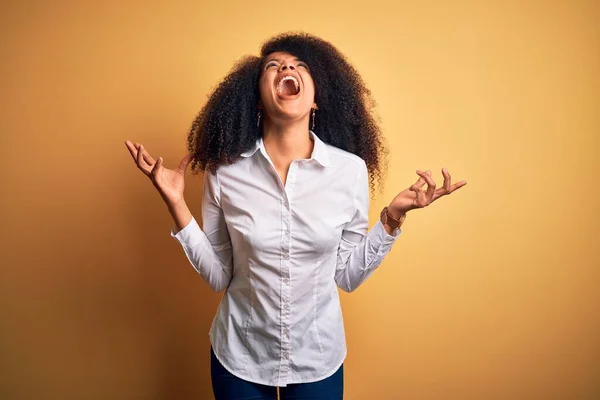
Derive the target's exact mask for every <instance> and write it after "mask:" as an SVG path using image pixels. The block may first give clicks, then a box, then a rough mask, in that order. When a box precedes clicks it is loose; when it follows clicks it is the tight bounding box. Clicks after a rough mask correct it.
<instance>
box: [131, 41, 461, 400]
mask: <svg viewBox="0 0 600 400" xmlns="http://www.w3.org/2000/svg"><path fill="white" fill-rule="evenodd" d="M373 104H374V102H373V101H372V100H371V98H370V92H369V91H368V89H367V88H366V87H365V85H364V83H363V81H362V79H361V78H360V76H359V74H358V73H357V72H356V70H355V69H354V68H353V67H352V66H351V65H350V63H349V62H348V61H347V60H346V59H345V58H344V56H343V55H342V54H340V52H339V51H338V50H337V49H336V48H335V47H333V46H332V45H331V44H329V43H327V42H325V41H323V40H321V39H319V38H317V37H314V36H312V35H308V34H304V33H286V34H282V35H279V36H276V37H274V38H272V39H270V40H268V41H267V42H265V43H264V44H263V45H262V48H261V52H260V56H259V57H246V58H244V59H242V60H241V61H240V62H238V63H237V64H236V66H235V67H234V69H233V70H232V71H231V73H230V74H229V75H228V76H226V77H225V79H224V80H223V81H222V82H221V83H220V85H219V86H218V87H217V88H216V89H215V91H214V92H213V94H212V95H211V97H210V98H209V100H208V102H207V104H206V105H205V106H204V108H203V109H202V111H201V112H200V113H199V115H198V116H197V118H196V119H195V121H194V123H193V124H192V127H191V130H190V134H189V137H188V149H189V152H190V154H188V155H186V156H185V157H184V158H183V159H182V160H181V162H180V164H179V166H178V167H177V168H176V169H174V170H169V169H167V168H165V167H164V166H163V160H162V158H161V157H159V158H158V160H156V161H155V160H154V158H152V157H151V156H150V155H149V154H148V152H147V151H146V150H145V149H144V147H143V146H142V145H141V144H137V143H135V144H133V143H131V142H130V141H126V145H127V147H128V149H129V151H130V153H131V155H132V156H133V159H134V161H135V162H136V164H137V166H138V168H139V169H141V170H142V172H143V173H144V174H145V175H146V176H148V177H149V178H150V180H151V181H152V183H153V184H154V186H155V187H156V188H157V189H158V191H159V193H160V195H161V196H162V198H163V199H164V200H165V202H166V203H167V206H168V209H169V211H170V213H171V215H172V216H173V219H174V222H175V228H174V229H172V230H171V236H172V237H174V238H176V239H177V240H178V241H179V242H180V243H181V245H182V247H183V249H184V251H185V254H186V255H187V257H188V259H189V261H190V263H191V264H192V265H193V266H194V268H195V269H196V270H197V271H198V272H199V273H200V275H201V276H202V277H203V278H204V279H205V280H206V282H208V284H209V285H210V286H211V288H212V289H214V290H215V291H222V290H225V291H226V292H225V294H224V296H223V298H222V300H221V303H220V305H219V308H218V310H217V313H216V316H215V318H214V320H213V323H212V326H211V329H210V341H211V378H212V384H213V391H214V394H215V398H216V399H217V400H221V399H246V398H247V399H276V398H277V391H278V389H277V388H279V393H280V396H281V397H280V398H281V399H292V398H294V399H295V398H303V399H304V398H310V399H341V398H342V396H343V361H344V359H345V357H346V342H345V334H344V327H343V319H342V312H341V308H340V302H339V296H338V291H337V287H339V288H341V289H342V290H344V291H347V292H350V291H353V290H355V289H356V288H357V287H358V286H359V285H360V284H361V283H362V282H364V281H365V280H366V279H367V278H368V277H369V276H370V275H371V274H372V273H373V272H374V270H375V269H376V268H377V266H379V265H380V263H381V261H382V260H383V258H384V257H385V255H386V254H387V253H388V252H389V251H390V249H391V247H392V245H393V243H394V242H395V241H396V240H397V238H398V236H399V234H400V232H401V230H400V226H401V225H402V223H403V221H404V219H405V218H406V214H407V212H409V211H410V210H413V209H416V208H423V207H426V206H428V205H429V204H431V203H432V202H433V201H435V200H436V199H438V198H440V197H441V196H444V195H447V194H450V193H452V192H453V191H455V190H456V189H458V188H460V187H462V186H464V185H465V184H466V182H464V181H462V182H458V183H455V184H453V185H452V184H451V181H450V175H449V173H448V172H447V171H446V170H445V169H443V170H442V173H443V175H444V184H443V187H441V188H439V189H436V184H435V182H434V181H433V179H432V177H431V173H430V171H425V172H424V171H417V174H418V175H419V178H418V180H417V181H416V183H415V184H413V185H412V186H411V187H409V188H407V189H405V190H403V191H401V192H400V193H399V194H398V195H397V196H395V197H394V199H392V201H391V202H390V203H389V205H388V206H387V207H386V208H384V209H383V210H382V212H381V218H380V220H379V221H377V223H376V224H375V225H374V226H373V227H372V228H371V230H370V231H368V232H367V228H368V210H369V188H370V184H371V186H374V182H375V180H378V181H379V182H380V183H381V180H382V179H381V175H382V174H381V163H382V161H383V155H384V154H385V149H384V147H383V146H382V138H381V134H380V129H379V127H378V126H377V124H376V123H375V119H374V116H373V113H372V111H371V109H372V107H373ZM190 162H191V163H192V170H193V171H198V172H200V171H205V170H208V173H207V174H205V180H204V198H203V204H202V222H203V227H202V229H201V228H200V227H199V225H198V223H197V222H196V220H195V219H194V217H193V216H192V214H191V213H190V211H189V209H188V207H187V205H186V202H185V200H184V197H183V192H184V174H185V171H186V169H187V166H188V165H189V163H190ZM425 185H427V188H426V189H424V187H425Z"/></svg>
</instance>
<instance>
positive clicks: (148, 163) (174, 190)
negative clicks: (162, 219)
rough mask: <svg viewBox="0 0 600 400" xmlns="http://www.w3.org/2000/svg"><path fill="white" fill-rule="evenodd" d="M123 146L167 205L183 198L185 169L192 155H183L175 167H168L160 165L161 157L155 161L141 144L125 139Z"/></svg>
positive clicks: (161, 162)
mask: <svg viewBox="0 0 600 400" xmlns="http://www.w3.org/2000/svg"><path fill="white" fill-rule="evenodd" d="M125 146H127V148H128V149H129V153H131V157H133V161H134V162H135V163H136V165H137V167H138V168H139V169H140V170H141V171H142V172H143V173H144V175H146V176H147V177H148V178H149V179H150V181H152V184H153V185H154V187H156V189H157V190H158V192H159V193H160V196H161V197H162V198H163V200H164V201H165V202H166V203H167V205H170V206H172V205H175V204H177V203H179V202H180V201H181V200H182V199H183V190H184V187H185V181H184V177H185V171H186V169H187V166H188V165H189V163H190V162H191V161H192V158H193V156H192V155H191V154H187V155H186V156H185V157H183V159H182V160H181V162H180V163H179V166H178V167H177V168H175V169H168V168H165V167H164V166H163V165H162V164H163V159H162V157H158V160H156V161H155V160H154V158H152V157H151V156H150V154H148V152H147V151H146V150H145V149H144V146H143V145H142V144H139V143H137V142H136V143H131V142H130V141H129V140H126V141H125Z"/></svg>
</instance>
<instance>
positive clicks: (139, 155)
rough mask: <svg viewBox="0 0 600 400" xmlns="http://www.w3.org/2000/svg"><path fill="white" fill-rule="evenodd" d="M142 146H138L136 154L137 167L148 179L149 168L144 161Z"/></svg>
mask: <svg viewBox="0 0 600 400" xmlns="http://www.w3.org/2000/svg"><path fill="white" fill-rule="evenodd" d="M143 154H144V146H143V145H140V147H139V149H138V153H137V165H138V168H139V169H141V170H142V172H143V173H145V174H146V175H147V176H148V177H149V176H150V166H149V165H148V164H146V162H145V161H144V156H143Z"/></svg>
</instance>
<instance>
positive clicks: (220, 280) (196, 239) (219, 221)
mask: <svg viewBox="0 0 600 400" xmlns="http://www.w3.org/2000/svg"><path fill="white" fill-rule="evenodd" d="M186 209H187V206H185V208H183V206H181V207H179V209H177V210H176V209H175V208H170V211H171V214H172V215H173V218H174V220H175V225H176V226H175V228H178V227H179V226H180V225H183V224H184V223H185V221H189V222H187V224H186V225H185V226H184V227H183V229H181V230H179V231H178V232H177V233H175V229H171V237H173V238H175V239H177V240H178V241H179V243H180V244H181V246H182V247H183V250H184V252H185V254H186V256H187V258H188V260H189V261H190V263H191V264H192V266H193V267H194V269H195V270H196V271H198V273H199V274H200V275H201V276H202V278H204V280H205V281H206V282H207V283H208V284H209V285H210V287H211V288H212V289H213V290H214V291H215V292H220V291H222V290H224V289H225V288H226V287H227V286H228V285H229V282H230V281H231V277H232V275H233V254H232V247H231V239H230V238H229V232H228V231H227V225H226V224H225V218H224V216H223V209H222V208H221V205H220V187H219V179H218V175H213V174H212V173H210V172H209V171H207V172H206V173H205V174H204V197H203V200H202V223H203V230H201V229H200V226H199V225H198V222H197V221H196V219H195V218H194V217H193V216H192V215H191V213H189V210H187V213H189V216H188V215H187V214H186V212H185V210H186Z"/></svg>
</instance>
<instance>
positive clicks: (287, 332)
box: [283, 328, 290, 336]
mask: <svg viewBox="0 0 600 400" xmlns="http://www.w3.org/2000/svg"><path fill="white" fill-rule="evenodd" d="M283 334H284V335H286V336H288V335H289V334H290V330H289V329H287V328H286V329H284V330H283Z"/></svg>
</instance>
